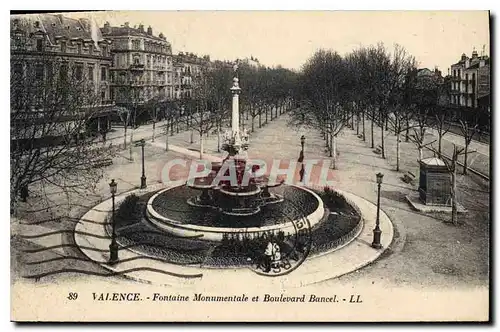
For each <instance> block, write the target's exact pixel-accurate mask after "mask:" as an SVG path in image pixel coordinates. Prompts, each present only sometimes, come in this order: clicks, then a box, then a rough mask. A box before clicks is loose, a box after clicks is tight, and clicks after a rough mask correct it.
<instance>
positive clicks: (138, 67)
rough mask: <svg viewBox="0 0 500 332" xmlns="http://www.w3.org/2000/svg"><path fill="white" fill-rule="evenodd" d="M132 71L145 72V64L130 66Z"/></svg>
mask: <svg viewBox="0 0 500 332" xmlns="http://www.w3.org/2000/svg"><path fill="white" fill-rule="evenodd" d="M130 70H134V71H143V70H144V64H143V63H134V64H132V65H130Z"/></svg>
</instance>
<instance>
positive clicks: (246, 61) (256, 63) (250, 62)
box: [236, 56, 262, 68]
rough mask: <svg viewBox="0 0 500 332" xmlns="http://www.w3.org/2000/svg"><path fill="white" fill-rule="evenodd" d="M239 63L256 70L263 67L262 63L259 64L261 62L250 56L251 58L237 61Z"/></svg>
mask: <svg viewBox="0 0 500 332" xmlns="http://www.w3.org/2000/svg"><path fill="white" fill-rule="evenodd" d="M236 62H237V63H241V64H246V65H248V66H250V67H254V68H258V67H261V66H262V65H261V63H260V62H259V60H258V59H257V58H254V57H253V56H250V58H245V59H237V60H236Z"/></svg>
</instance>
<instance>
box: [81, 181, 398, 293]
mask: <svg viewBox="0 0 500 332" xmlns="http://www.w3.org/2000/svg"><path fill="white" fill-rule="evenodd" d="M271 191H272V193H273V194H276V195H282V197H283V202H282V203H281V204H270V205H267V206H264V207H263V208H262V211H261V212H260V213H259V215H258V216H254V217H253V218H248V220H246V218H242V217H234V216H227V215H225V216H224V217H221V216H220V214H218V213H217V211H215V210H214V209H212V208H209V207H207V208H204V209H202V210H201V211H200V210H199V208H198V207H195V208H193V206H192V205H190V204H189V203H188V199H189V197H192V194H193V193H195V191H193V189H192V188H189V187H187V186H176V187H168V188H165V187H164V186H163V185H160V184H159V185H156V186H155V187H153V186H151V187H150V188H148V189H146V190H140V189H137V190H134V191H131V192H128V193H124V194H121V195H119V196H117V197H116V209H115V227H116V228H115V232H116V240H117V242H118V244H119V260H118V262H117V264H109V263H108V259H109V248H108V246H109V243H110V240H111V234H112V222H111V221H112V212H111V211H112V208H111V199H108V200H106V201H104V202H102V203H100V204H99V205H97V206H96V207H94V208H93V209H92V210H90V211H89V212H87V214H86V215H84V216H83V218H82V219H81V220H80V222H79V223H78V224H77V226H76V229H75V242H76V243H77V244H78V245H79V246H80V247H81V250H82V252H83V253H84V254H85V255H86V256H87V257H89V258H90V259H92V260H93V261H95V262H96V263H100V264H101V265H102V266H103V267H105V268H107V269H109V270H112V271H113V272H114V273H116V274H120V275H124V276H125V277H128V278H131V279H134V280H138V281H142V282H148V283H154V284H169V285H174V284H175V285H185V284H186V283H188V284H189V285H192V284H193V282H194V281H196V284H198V282H201V281H200V279H203V282H204V283H210V284H212V283H217V280H218V278H221V277H223V278H225V280H227V281H228V282H229V283H230V281H229V280H231V278H235V279H234V280H235V282H237V281H236V280H238V278H240V277H243V275H244V277H245V278H251V275H249V274H248V273H251V274H253V275H254V276H255V277H257V278H258V277H260V278H261V279H262V278H264V279H262V280H260V279H255V282H256V283H262V286H263V287H265V286H268V285H271V284H275V283H276V282H278V281H279V280H281V279H282V278H279V277H280V276H282V275H284V274H286V276H285V278H286V282H287V283H289V284H290V285H295V286H296V287H300V286H303V285H305V284H310V283H315V282H318V281H321V280H326V279H330V278H334V277H338V276H340V275H342V274H345V273H349V272H351V271H353V270H356V269H358V268H361V267H362V266H364V265H366V264H368V263H369V262H371V261H373V260H374V259H376V258H377V257H378V256H379V255H380V254H381V253H382V252H383V250H384V249H385V248H386V247H387V246H388V245H389V244H390V243H391V240H392V236H393V228H392V223H391V222H390V220H389V218H388V217H387V215H386V214H385V213H383V211H381V224H380V225H381V228H382V230H383V232H384V236H383V238H382V240H383V241H382V244H383V248H384V249H382V250H375V249H373V248H371V247H370V246H369V245H366V243H367V242H368V241H371V240H370V239H371V237H372V229H373V223H374V216H375V213H376V206H375V205H374V204H372V203H370V202H368V201H366V200H365V199H363V198H361V197H359V196H356V195H353V194H351V193H348V192H344V191H340V190H331V189H326V190H325V188H305V187H299V186H294V185H284V186H280V187H276V188H272V189H271ZM152 211H155V212H156V213H157V214H158V215H159V216H160V217H161V218H156V217H154V216H153V218H152V215H151V212H152ZM260 216H262V217H263V218H259V217H260ZM264 216H265V218H264ZM227 218H229V219H227ZM232 218H236V219H237V220H241V221H242V222H243V224H241V225H244V226H245V227H234V222H235V220H234V219H232ZM172 225H175V226H174V227H173V226H172ZM231 225H233V227H230V226H231ZM171 228H175V229H176V231H172V229H171ZM252 228H253V229H252ZM179 230H181V231H179ZM234 230H237V232H236V231H234ZM248 230H250V231H251V232H249V231H248ZM233 231H234V232H233ZM207 233H208V234H209V235H206V234H207ZM89 234H96V235H98V234H99V235H98V236H99V237H98V238H97V237H94V236H90V235H89ZM210 234H211V235H210ZM213 234H216V237H214V235H213ZM250 234H254V235H255V236H253V237H252V236H250ZM103 237H107V240H106V239H103ZM206 237H210V238H209V239H207V238H206ZM357 238H359V241H355V240H356V239H357ZM270 243H271V245H270ZM274 244H277V245H278V247H279V249H278V254H277V252H276V250H274V253H272V252H273V249H276V246H274ZM92 247H94V248H96V249H97V248H98V249H99V251H100V253H99V252H98V251H97V250H91V249H89V248H92ZM106 249H107V250H108V251H107V252H106ZM270 251H271V253H272V254H274V256H273V255H271V253H270ZM270 257H274V260H273V259H271V258H270ZM266 258H267V259H266ZM312 269H314V270H315V272H314V273H311V272H309V270H312ZM246 271H248V272H246ZM292 271H293V273H290V272H292ZM161 272H164V273H161ZM305 274H306V275H307V277H306V278H305V277H304V275H305ZM238 276H239V277H238ZM265 276H272V277H278V278H274V279H273V278H271V279H269V278H265ZM259 280H260V281H259ZM265 280H267V281H265Z"/></svg>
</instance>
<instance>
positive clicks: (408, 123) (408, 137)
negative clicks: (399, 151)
mask: <svg viewBox="0 0 500 332" xmlns="http://www.w3.org/2000/svg"><path fill="white" fill-rule="evenodd" d="M409 141H410V121H408V119H406V134H405V142H409Z"/></svg>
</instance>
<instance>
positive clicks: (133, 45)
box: [132, 39, 141, 50]
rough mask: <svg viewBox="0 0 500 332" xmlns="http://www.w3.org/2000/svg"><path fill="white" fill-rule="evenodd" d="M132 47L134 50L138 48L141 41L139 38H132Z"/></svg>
mask: <svg viewBox="0 0 500 332" xmlns="http://www.w3.org/2000/svg"><path fill="white" fill-rule="evenodd" d="M132 48H133V49H134V50H138V49H140V48H141V41H140V40H137V39H136V40H133V41H132Z"/></svg>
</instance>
